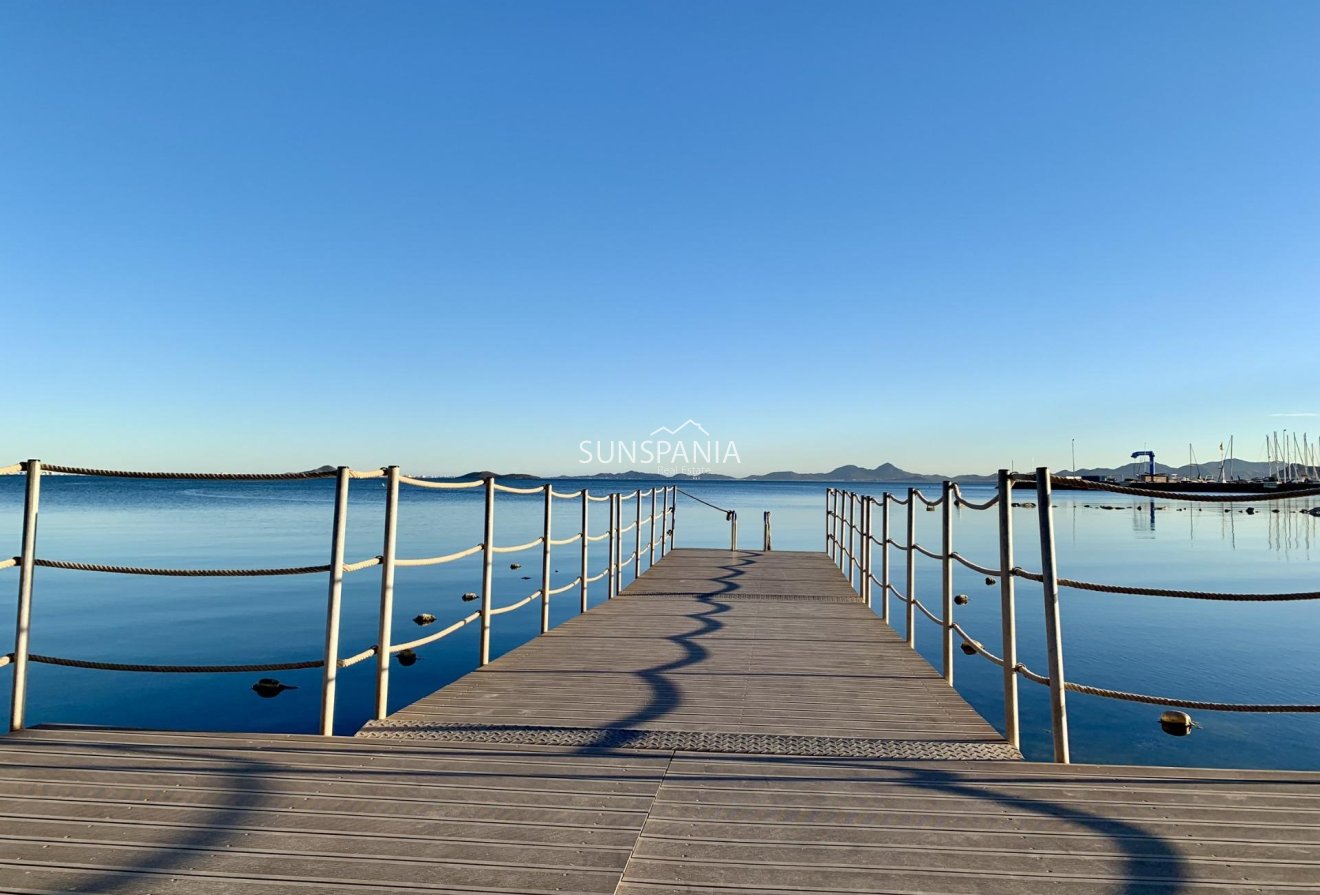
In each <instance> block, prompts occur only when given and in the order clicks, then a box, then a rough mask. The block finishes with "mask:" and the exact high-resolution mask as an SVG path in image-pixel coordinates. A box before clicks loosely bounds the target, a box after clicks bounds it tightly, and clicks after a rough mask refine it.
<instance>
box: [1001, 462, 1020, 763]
mask: <svg viewBox="0 0 1320 895" xmlns="http://www.w3.org/2000/svg"><path fill="white" fill-rule="evenodd" d="M998 485H999V570H1000V577H999V623H1000V629H1001V632H1002V647H1003V653H1002V655H1003V657H1004V669H1003V670H1004V738H1005V739H1007V740H1008V742H1009V744H1010V745H1012V746H1013V748H1015V749H1017V748H1021V744H1020V742H1019V733H1018V679H1017V670H1016V669H1017V621H1016V607H1015V606H1014V603H1015V595H1014V593H1013V587H1014V584H1013V477H1012V476H1011V475H1009V472H1008V470H1007V469H1001V470H999V483H998Z"/></svg>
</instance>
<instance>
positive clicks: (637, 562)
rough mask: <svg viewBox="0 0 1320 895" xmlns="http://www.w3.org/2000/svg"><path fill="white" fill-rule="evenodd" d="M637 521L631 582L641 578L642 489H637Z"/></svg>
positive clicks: (634, 530)
mask: <svg viewBox="0 0 1320 895" xmlns="http://www.w3.org/2000/svg"><path fill="white" fill-rule="evenodd" d="M633 500H635V501H637V521H636V524H635V525H634V526H633V581H636V580H637V579H638V578H640V577H642V489H641V488H638V489H637V496H636V497H634V498H633Z"/></svg>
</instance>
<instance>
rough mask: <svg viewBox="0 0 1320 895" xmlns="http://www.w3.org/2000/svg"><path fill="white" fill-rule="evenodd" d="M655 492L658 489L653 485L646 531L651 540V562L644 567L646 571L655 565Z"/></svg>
mask: <svg viewBox="0 0 1320 895" xmlns="http://www.w3.org/2000/svg"><path fill="white" fill-rule="evenodd" d="M657 490H659V489H657V488H656V487H655V486H654V485H652V486H651V524H650V526H649V528H648V530H647V534H648V535H649V536H650V538H651V561H650V562H649V563H647V565H646V568H647V569H648V570H649V569H650V568H651V566H654V565H655V492H656V491H657Z"/></svg>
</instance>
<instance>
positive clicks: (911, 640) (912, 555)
mask: <svg viewBox="0 0 1320 895" xmlns="http://www.w3.org/2000/svg"><path fill="white" fill-rule="evenodd" d="M907 510H908V514H907V516H908V517H907V542H908V549H907V612H906V616H907V645H908V646H910V647H912V648H913V649H916V648H917V624H916V622H917V618H916V615H917V489H916V488H909V489H908V502H907Z"/></svg>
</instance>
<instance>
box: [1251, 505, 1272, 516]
mask: <svg viewBox="0 0 1320 895" xmlns="http://www.w3.org/2000/svg"><path fill="white" fill-rule="evenodd" d="M1243 512H1244V513H1246V514H1247V515H1248V516H1254V515H1256V508H1255V507H1247V508H1246V509H1245V510H1243ZM1274 512H1276V513H1277V512H1279V511H1278V510H1275V511H1274Z"/></svg>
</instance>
